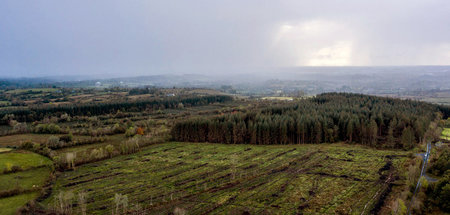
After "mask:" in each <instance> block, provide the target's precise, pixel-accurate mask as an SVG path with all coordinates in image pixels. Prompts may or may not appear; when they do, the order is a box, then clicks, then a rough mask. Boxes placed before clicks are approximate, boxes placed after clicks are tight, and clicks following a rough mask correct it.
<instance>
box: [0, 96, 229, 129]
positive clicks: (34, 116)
mask: <svg viewBox="0 0 450 215" xmlns="http://www.w3.org/2000/svg"><path fill="white" fill-rule="evenodd" d="M231 100H232V97H230V96H222V95H208V96H174V97H166V98H158V99H147V100H140V101H112V102H105V103H86V104H70V105H59V106H49V107H42V106H37V107H23V108H21V107H13V108H9V109H3V110H0V124H8V120H7V118H5V116H6V115H8V114H12V115H14V117H15V119H16V120H18V121H19V122H33V121H36V120H41V119H43V118H45V117H48V116H52V115H61V114H64V113H66V114H69V115H71V116H77V115H88V116H90V115H93V116H96V115H100V114H109V113H116V112H117V111H123V112H140V111H144V110H147V109H150V110H157V109H165V108H176V107H177V106H178V105H179V104H180V103H181V104H183V106H185V107H190V106H199V105H207V104H211V103H215V102H227V101H231Z"/></svg>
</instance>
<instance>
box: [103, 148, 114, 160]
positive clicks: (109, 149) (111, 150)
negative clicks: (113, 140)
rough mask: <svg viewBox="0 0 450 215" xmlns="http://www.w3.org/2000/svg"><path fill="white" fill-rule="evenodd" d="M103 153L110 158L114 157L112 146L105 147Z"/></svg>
mask: <svg viewBox="0 0 450 215" xmlns="http://www.w3.org/2000/svg"><path fill="white" fill-rule="evenodd" d="M105 151H106V153H107V154H108V156H109V157H110V158H111V157H112V156H113V155H114V146H113V145H107V146H106V147H105Z"/></svg>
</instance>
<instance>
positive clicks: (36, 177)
mask: <svg viewBox="0 0 450 215" xmlns="http://www.w3.org/2000/svg"><path fill="white" fill-rule="evenodd" d="M12 166H20V167H21V169H22V170H20V171H18V172H15V173H3V170H4V169H5V168H6V169H9V168H11V167H12ZM0 170H1V171H0V193H3V192H7V191H10V190H20V191H17V192H16V193H14V195H12V196H9V197H4V198H0V214H15V213H16V211H17V209H19V208H21V207H22V206H24V205H25V204H26V203H27V202H29V201H30V200H33V199H35V198H36V197H37V196H38V195H39V190H40V189H41V188H42V186H43V185H44V184H45V183H46V181H47V179H48V178H49V175H50V173H51V172H52V161H51V160H50V159H48V158H46V157H43V156H41V155H38V154H35V153H31V152H26V151H9V152H3V153H0Z"/></svg>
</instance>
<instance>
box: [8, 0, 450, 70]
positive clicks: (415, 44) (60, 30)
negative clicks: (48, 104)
mask: <svg viewBox="0 0 450 215" xmlns="http://www.w3.org/2000/svg"><path fill="white" fill-rule="evenodd" d="M449 64H450V1H449V0H376V1H369V0H367V1H366V0H329V1H324V0H317V1H303V0H292V1H282V0H281V1H272V0H271V1H263V0H254V1H253V0H236V1H235V0H226V1H218V0H204V1H197V0H182V1H171V0H164V1H151V0H141V1H138V0H121V1H115V0H94V1H92V0H76V1H74V0H70V1H65V0H43V1H18V0H1V1H0V76H47V75H91V74H108V73H110V74H114V75H150V74H162V73H206V72H213V73H214V72H223V71H242V70H245V69H247V68H252V69H258V68H276V67H292V66H385V65H449Z"/></svg>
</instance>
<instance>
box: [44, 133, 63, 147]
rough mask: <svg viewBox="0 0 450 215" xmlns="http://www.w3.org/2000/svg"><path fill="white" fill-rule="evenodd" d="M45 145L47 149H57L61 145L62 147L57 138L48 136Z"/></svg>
mask: <svg viewBox="0 0 450 215" xmlns="http://www.w3.org/2000/svg"><path fill="white" fill-rule="evenodd" d="M45 145H46V146H47V147H49V148H52V149H57V148H60V147H61V145H63V143H61V141H60V139H59V137H57V136H50V137H49V138H48V139H47V142H46V143H45Z"/></svg>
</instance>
